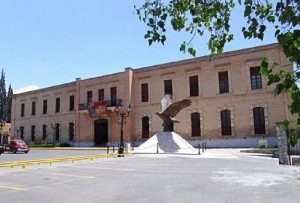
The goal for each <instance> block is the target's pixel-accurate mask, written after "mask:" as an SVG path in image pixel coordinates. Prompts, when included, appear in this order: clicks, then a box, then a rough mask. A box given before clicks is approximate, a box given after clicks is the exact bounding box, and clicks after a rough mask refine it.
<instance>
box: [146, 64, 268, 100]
mask: <svg viewBox="0 0 300 203" xmlns="http://www.w3.org/2000/svg"><path fill="white" fill-rule="evenodd" d="M218 80H219V93H220V94H222V93H227V92H229V79H228V71H222V72H218ZM250 80H251V89H252V90H254V89H262V78H261V74H260V72H259V67H251V68H250ZM189 87H190V97H197V96H199V80H198V75H194V76H190V77H189ZM164 94H171V95H172V94H173V87H172V80H164ZM148 101H149V87H148V83H143V84H141V102H148Z"/></svg>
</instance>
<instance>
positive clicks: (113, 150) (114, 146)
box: [113, 145, 115, 153]
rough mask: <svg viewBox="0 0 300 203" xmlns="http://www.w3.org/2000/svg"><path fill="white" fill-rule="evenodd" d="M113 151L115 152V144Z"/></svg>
mask: <svg viewBox="0 0 300 203" xmlns="http://www.w3.org/2000/svg"><path fill="white" fill-rule="evenodd" d="M113 153H115V145H113Z"/></svg>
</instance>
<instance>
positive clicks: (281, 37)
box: [135, 0, 300, 126]
mask: <svg viewBox="0 0 300 203" xmlns="http://www.w3.org/2000/svg"><path fill="white" fill-rule="evenodd" d="M236 3H238V4H240V5H241V6H243V8H244V13H243V14H244V18H245V23H244V25H243V24H241V32H242V33H243V36H244V38H245V39H251V38H256V39H259V40H264V35H265V33H266V30H267V29H269V28H271V27H273V28H274V29H275V32H274V36H275V37H276V38H277V41H278V44H279V45H280V46H281V47H282V50H283V52H284V54H285V56H286V57H287V58H288V59H289V60H290V62H291V64H293V65H294V71H293V72H289V71H287V70H286V69H285V67H280V68H279V71H278V72H274V68H275V67H277V66H278V64H274V63H272V62H270V61H269V60H268V59H267V58H264V59H263V61H262V63H261V73H262V74H263V75H265V76H266V77H268V85H271V84H273V83H276V84H277V85H276V89H275V95H279V94H280V93H282V92H283V91H289V92H290V93H291V98H292V103H291V105H290V106H289V107H290V112H291V113H292V114H296V115H298V117H300V92H299V87H298V86H297V82H298V83H299V82H300V81H299V78H300V69H299V67H300V30H299V26H300V1H298V0H277V1H276V0H274V1H268V0H238V1H235V2H234V1H233V0H168V1H163V0H145V1H144V3H143V5H142V6H140V7H136V6H135V11H136V14H137V15H138V17H139V19H140V20H141V21H142V22H144V23H145V24H146V25H147V26H148V31H147V32H146V34H145V36H144V37H145V39H147V40H148V43H149V45H151V44H152V43H153V42H158V43H162V44H164V43H165V41H166V40H167V36H166V32H167V28H168V26H167V23H168V22H170V24H171V28H172V29H173V30H175V31H178V32H179V31H185V32H187V33H190V34H191V37H190V40H189V41H188V42H186V41H184V42H182V43H181V45H180V48H179V49H180V51H182V52H184V53H185V52H186V51H187V52H188V53H189V54H191V55H192V56H196V50H195V49H194V48H193V46H192V44H191V42H192V40H193V39H194V38H195V37H196V36H197V37H201V36H203V35H204V34H205V33H208V34H209V36H210V38H209V40H208V49H209V50H210V51H211V55H212V56H215V55H219V54H221V53H222V52H223V48H224V46H225V44H226V43H228V42H230V41H231V40H233V37H234V36H233V34H231V33H230V17H231V14H232V10H233V9H234V8H235V6H236ZM239 22H241V20H240V19H239ZM277 69H278V68H277ZM286 124H287V125H288V122H287V123H286ZM297 125H298V126H299V125H300V118H298V119H297Z"/></svg>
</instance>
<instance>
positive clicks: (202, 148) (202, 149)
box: [202, 143, 204, 152]
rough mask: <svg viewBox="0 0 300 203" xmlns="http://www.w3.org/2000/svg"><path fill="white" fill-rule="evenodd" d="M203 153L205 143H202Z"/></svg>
mask: <svg viewBox="0 0 300 203" xmlns="http://www.w3.org/2000/svg"><path fill="white" fill-rule="evenodd" d="M202 152H204V143H202Z"/></svg>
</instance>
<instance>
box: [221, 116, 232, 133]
mask: <svg viewBox="0 0 300 203" xmlns="http://www.w3.org/2000/svg"><path fill="white" fill-rule="evenodd" d="M221 127H222V135H231V119H230V111H229V110H223V111H221Z"/></svg>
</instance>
